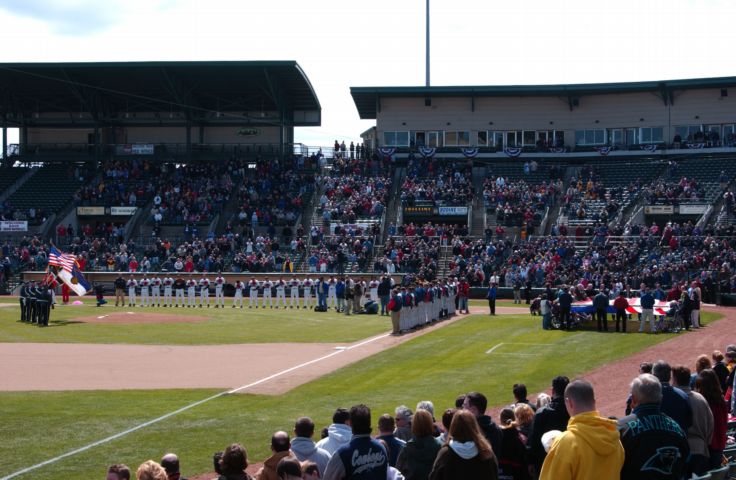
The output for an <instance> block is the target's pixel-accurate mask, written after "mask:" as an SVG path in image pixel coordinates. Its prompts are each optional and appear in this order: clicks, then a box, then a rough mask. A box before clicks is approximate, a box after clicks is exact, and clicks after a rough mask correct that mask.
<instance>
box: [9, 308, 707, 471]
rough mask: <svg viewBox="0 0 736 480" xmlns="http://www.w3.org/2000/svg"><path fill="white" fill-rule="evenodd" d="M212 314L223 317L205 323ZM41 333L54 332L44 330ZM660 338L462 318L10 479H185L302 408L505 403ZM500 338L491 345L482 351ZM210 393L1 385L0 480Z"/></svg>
mask: <svg viewBox="0 0 736 480" xmlns="http://www.w3.org/2000/svg"><path fill="white" fill-rule="evenodd" d="M0 313H2V315H5V312H0ZM322 315H324V314H322ZM309 316H312V315H309ZM703 317H704V320H705V321H706V322H709V321H713V320H714V319H715V318H716V317H717V315H715V314H712V313H708V312H705V313H703ZM320 318H324V319H325V321H326V320H327V317H320ZM338 320H339V319H336V320H335V321H338ZM218 321H219V322H226V321H227V320H213V322H218ZM285 321H290V320H285ZM11 323H12V322H9V321H3V322H1V323H0V335H2V336H3V337H7V333H6V330H7V329H8V325H9V324H11ZM294 325H295V324H293V323H292V326H294ZM20 326H21V327H27V328H28V329H30V330H35V329H34V328H33V327H28V326H25V325H20ZM189 326H190V325H189V324H187V325H186V326H185V327H186V328H189ZM10 327H11V329H15V328H16V326H15V325H10ZM134 327H136V328H139V327H141V326H140V325H135V326H134ZM179 327H180V328H181V327H182V325H179ZM65 328H67V327H65ZM322 328H323V329H324V323H322ZM41 330H42V329H41ZM52 330H62V329H61V328H59V329H51V328H49V329H46V330H45V331H52ZM118 330H119V331H118V332H110V333H109V335H111V336H114V334H115V333H117V334H118V335H120V336H121V337H122V338H123V339H127V338H129V336H130V333H129V332H127V331H126V330H127V329H126V328H122V326H118ZM383 330H385V325H384V328H383ZM293 335H294V336H296V333H294V334H293ZM669 337H670V335H656V336H655V335H636V334H630V335H613V334H599V333H596V332H589V331H585V332H574V333H566V332H559V331H542V330H541V329H540V328H539V318H538V317H531V316H529V315H510V316H498V317H490V316H485V315H473V316H470V317H468V318H466V319H464V320H461V321H458V322H456V323H454V324H452V325H447V326H446V327H444V328H442V329H439V330H436V331H433V332H430V333H427V334H426V335H423V336H420V337H417V338H415V339H412V340H410V341H408V342H406V343H404V344H401V345H400V346H398V347H395V348H393V349H391V350H388V351H384V352H382V353H380V354H377V355H375V356H373V357H370V358H367V359H365V360H362V361H360V362H358V363H355V364H353V365H350V366H347V367H345V368H342V369H340V370H338V371H336V372H334V373H332V374H330V375H327V376H325V377H322V378H320V379H318V380H316V381H313V382H310V383H308V384H305V385H302V386H301V387H298V388H296V389H294V390H292V391H291V392H289V393H287V394H284V395H281V396H261V395H259V396H257V395H247V394H238V395H228V396H224V397H220V398H217V399H215V400H212V401H209V402H207V403H204V404H201V405H199V406H197V407H195V408H193V409H191V410H188V411H186V412H184V413H181V414H179V415H177V416H174V417H172V418H170V419H168V420H165V421H164V422H161V423H158V424H155V425H152V426H150V427H147V428H144V429H142V430H139V431H137V432H134V433H131V434H129V435H127V436H124V437H122V438H120V439H117V440H114V441H112V442H110V443H106V444H104V445H100V446H98V447H95V448H93V449H90V450H88V451H86V452H84V453H80V454H78V455H75V456H73V457H70V458H66V459H64V460H61V461H59V462H57V463H54V464H53V465H48V466H45V467H42V468H41V469H39V470H36V471H34V472H32V473H28V474H26V475H24V476H21V477H17V478H27V479H30V478H33V479H52V478H53V479H56V478H65V479H90V478H95V477H96V478H100V477H101V476H102V475H103V472H104V469H105V467H106V465H108V464H110V463H115V462H124V463H126V464H128V465H130V466H137V465H139V464H140V463H141V462H142V461H144V460H146V459H148V458H154V459H158V458H160V456H161V455H162V454H163V453H165V452H166V451H174V452H177V453H178V454H179V455H180V456H181V458H182V467H183V470H184V473H185V474H186V475H190V474H195V473H203V472H208V471H211V460H210V459H211V455H212V453H213V452H215V451H217V450H222V449H223V448H224V447H225V446H226V445H227V444H229V443H231V442H235V441H237V442H241V443H243V444H244V445H245V446H246V448H247V449H248V454H249V458H250V459H251V461H258V460H262V459H264V458H265V457H267V456H268V454H269V452H268V443H269V439H270V436H271V434H272V433H273V432H274V431H276V430H279V429H284V430H287V431H291V429H292V428H293V421H294V419H296V418H297V417H299V416H301V415H309V416H311V417H312V418H313V419H314V420H315V422H316V424H317V425H318V426H324V425H327V424H328V423H329V420H330V418H331V415H332V412H333V411H334V408H335V407H337V406H350V405H352V404H355V403H358V402H364V403H366V404H368V405H369V406H370V407H371V408H372V410H373V413H374V417H377V416H378V415H380V414H381V413H383V412H389V411H393V409H394V408H395V407H396V406H397V405H400V404H406V405H410V406H412V407H413V406H414V405H415V404H416V402H417V401H419V400H422V399H431V400H432V401H434V403H435V406H436V408H437V410H438V411H442V410H443V409H444V408H447V407H448V406H451V405H453V404H454V399H455V397H456V396H457V395H458V394H459V393H464V392H467V391H470V390H479V391H481V392H483V393H485V394H486V395H487V396H488V398H489V402H490V404H491V405H502V404H505V403H508V402H510V401H511V400H512V398H511V385H512V384H513V383H515V382H518V381H523V382H525V383H526V384H527V386H528V388H529V391H530V392H537V391H542V390H545V389H547V387H548V385H549V381H550V379H551V378H552V377H553V376H554V375H557V374H565V375H568V376H571V377H572V376H575V375H576V374H579V373H582V372H584V371H588V370H590V369H592V368H595V367H596V366H599V365H601V364H605V363H607V362H610V361H612V360H615V359H618V358H622V357H625V356H628V355H630V354H632V353H635V352H637V351H639V350H641V349H643V348H646V347H648V346H650V345H653V344H655V343H658V342H662V341H664V340H666V339H668V338H669ZM208 338H209V337H208ZM15 341H19V340H15ZM67 341H69V340H67ZM123 341H125V340H123ZM500 343H503V345H501V346H500V347H497V348H496V349H495V350H493V351H492V352H490V353H487V352H488V351H489V350H490V349H491V348H492V347H494V346H497V345H498V344H500ZM581 359H585V360H584V361H581ZM223 368H232V367H231V366H226V365H223ZM214 393H217V392H214V391H211V390H174V391H118V392H65V393H54V392H40V393H38V392H34V393H2V394H0V412H2V421H1V422H0V438H2V439H3V441H2V442H0V478H1V477H2V476H5V475H8V474H10V473H12V472H15V471H17V470H19V469H21V468H23V467H26V466H28V465H33V464H35V463H38V462H41V461H44V460H46V459H48V458H52V457H55V456H57V455H60V454H63V453H65V452H68V451H70V450H73V449H76V448H79V447H81V446H84V445H87V444H88V443H91V442H94V441H97V440H100V439H102V438H105V437H107V436H109V435H112V434H115V433H117V432H120V431H123V430H126V429H129V428H131V427H134V426H136V425H138V424H140V423H142V422H145V421H147V420H150V419H153V418H156V417H158V416H160V415H163V414H165V413H168V412H171V411H174V410H176V409H178V408H181V407H183V406H185V405H188V404H191V403H192V402H195V401H198V400H202V399H205V398H207V397H209V396H211V395H213V394H214Z"/></svg>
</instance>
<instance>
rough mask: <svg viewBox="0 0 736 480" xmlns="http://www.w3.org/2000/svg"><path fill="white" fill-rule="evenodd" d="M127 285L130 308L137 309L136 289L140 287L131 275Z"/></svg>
mask: <svg viewBox="0 0 736 480" xmlns="http://www.w3.org/2000/svg"><path fill="white" fill-rule="evenodd" d="M126 285H127V286H128V306H129V307H135V287H137V286H138V282H137V281H136V279H135V278H133V275H131V276H130V278H129V279H128V283H126Z"/></svg>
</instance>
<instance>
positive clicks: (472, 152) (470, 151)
mask: <svg viewBox="0 0 736 480" xmlns="http://www.w3.org/2000/svg"><path fill="white" fill-rule="evenodd" d="M460 151H461V152H463V155H464V156H465V158H475V157H477V156H478V147H470V148H461V149H460Z"/></svg>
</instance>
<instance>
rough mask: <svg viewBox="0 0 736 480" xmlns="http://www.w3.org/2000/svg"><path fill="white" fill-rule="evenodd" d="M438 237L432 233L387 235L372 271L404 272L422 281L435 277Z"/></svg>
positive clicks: (431, 279) (439, 244)
mask: <svg viewBox="0 0 736 480" xmlns="http://www.w3.org/2000/svg"><path fill="white" fill-rule="evenodd" d="M440 246H441V243H440V238H439V237H437V236H433V235H419V234H413V235H406V236H399V237H389V239H388V240H387V242H386V245H384V248H383V252H380V253H379V256H378V257H377V258H376V260H375V262H374V264H373V270H374V272H386V273H395V272H397V273H406V274H411V275H412V277H414V278H417V279H420V280H423V281H434V280H435V279H436V278H437V272H438V264H439V260H440V258H439V257H440Z"/></svg>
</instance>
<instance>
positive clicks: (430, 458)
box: [396, 409, 441, 480]
mask: <svg viewBox="0 0 736 480" xmlns="http://www.w3.org/2000/svg"><path fill="white" fill-rule="evenodd" d="M411 433H412V438H411V439H410V440H409V441H408V442H406V446H405V447H404V448H403V449H402V450H401V453H399V456H398V458H397V459H396V468H398V469H399V471H400V472H401V473H402V474H403V475H404V477H405V478H406V479H407V480H411V479H414V480H426V479H427V478H428V477H429V473H430V472H431V471H432V465H433V464H434V461H435V458H436V457H437V452H438V451H439V449H440V446H441V444H440V442H439V440H437V439H436V438H435V437H434V423H433V419H432V415H431V414H430V413H429V412H428V411H426V410H423V409H419V410H417V411H416V413H415V414H414V418H413V420H412V424H411Z"/></svg>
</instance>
